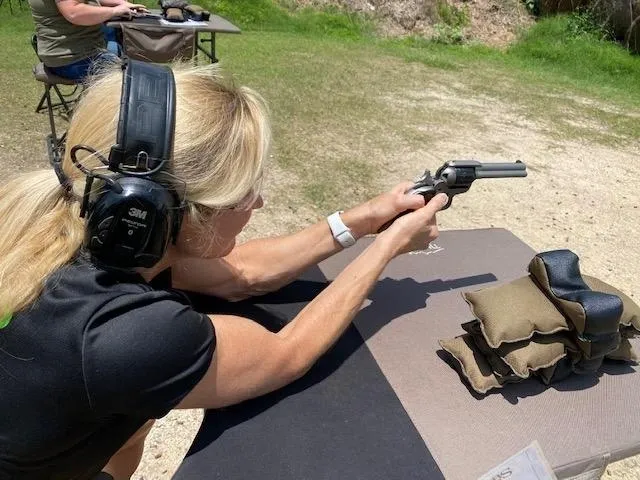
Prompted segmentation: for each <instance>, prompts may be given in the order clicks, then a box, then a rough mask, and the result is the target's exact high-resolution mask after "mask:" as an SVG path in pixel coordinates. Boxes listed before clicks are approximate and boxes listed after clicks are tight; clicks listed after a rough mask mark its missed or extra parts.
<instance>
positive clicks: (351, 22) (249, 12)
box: [199, 0, 373, 38]
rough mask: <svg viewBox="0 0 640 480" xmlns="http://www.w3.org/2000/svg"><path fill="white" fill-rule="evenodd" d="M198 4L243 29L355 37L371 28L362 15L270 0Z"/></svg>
mask: <svg viewBox="0 0 640 480" xmlns="http://www.w3.org/2000/svg"><path fill="white" fill-rule="evenodd" d="M199 4H201V5H202V6H205V7H207V8H210V9H211V11H213V12H215V13H217V14H219V15H221V16H223V17H225V18H228V19H229V20H230V21H231V22H233V23H235V24H236V25H238V26H239V27H240V28H242V29H243V30H249V31H251V30H258V31H279V32H296V33H303V34H322V35H330V36H336V37H342V38H358V37H362V36H366V35H369V34H370V33H371V32H372V31H373V23H372V21H371V20H370V19H368V18H367V17H365V16H364V15H362V14H356V13H350V12H346V11H341V10H339V9H337V8H335V7H327V8H324V9H320V10H318V9H311V8H297V7H296V4H295V3H292V2H282V3H276V2H274V1H272V0H200V1H199Z"/></svg>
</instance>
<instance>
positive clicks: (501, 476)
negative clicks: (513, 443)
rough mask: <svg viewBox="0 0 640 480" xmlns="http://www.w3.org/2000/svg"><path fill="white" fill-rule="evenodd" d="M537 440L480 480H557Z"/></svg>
mask: <svg viewBox="0 0 640 480" xmlns="http://www.w3.org/2000/svg"><path fill="white" fill-rule="evenodd" d="M557 478H558V477H556V475H555V473H553V470H552V469H551V466H550V465H549V462H548V461H547V459H546V458H545V457H544V454H543V453H542V449H541V448H540V445H539V444H538V442H537V441H534V442H533V443H532V444H531V445H529V446H528V447H527V448H525V449H523V450H520V451H519V452H518V453H516V454H515V455H514V456H513V457H510V458H508V459H507V460H505V461H504V462H502V463H501V464H500V465H498V466H497V467H495V468H492V469H491V470H490V471H489V472H487V473H485V474H484V475H483V476H481V477H480V478H479V479H478V480H557Z"/></svg>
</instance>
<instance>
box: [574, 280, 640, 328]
mask: <svg viewBox="0 0 640 480" xmlns="http://www.w3.org/2000/svg"><path fill="white" fill-rule="evenodd" d="M582 278H583V279H584V281H585V283H586V284H587V285H589V288H591V290H594V291H596V292H604V293H609V294H611V295H616V296H617V297H619V298H620V300H622V315H621V316H620V326H621V327H625V328H621V329H620V330H621V331H623V330H628V331H629V332H630V333H631V332H633V334H632V336H635V334H637V332H640V306H638V305H637V304H636V303H635V302H634V301H633V300H631V298H630V297H629V296H628V295H626V294H625V293H623V292H621V291H620V290H618V289H617V288H615V287H612V286H611V285H609V284H608V283H605V282H603V281H602V280H599V279H597V278H595V277H591V276H589V275H583V276H582ZM626 327H631V328H626Z"/></svg>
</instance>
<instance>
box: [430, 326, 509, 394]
mask: <svg viewBox="0 0 640 480" xmlns="http://www.w3.org/2000/svg"><path fill="white" fill-rule="evenodd" d="M439 343H440V346H441V347H442V349H443V350H445V351H446V352H448V353H449V354H450V355H451V356H452V357H453V358H455V359H456V361H457V362H458V365H459V366H460V371H461V374H462V376H463V377H464V378H465V379H466V380H467V383H469V385H471V388H473V389H474V390H475V391H476V392H478V393H482V394H485V393H487V392H488V391H489V390H491V389H492V388H501V387H502V386H503V385H504V384H505V383H513V382H517V381H520V380H521V379H520V377H517V376H515V375H513V376H511V377H497V376H496V375H495V374H494V373H493V371H492V370H491V367H490V366H489V364H488V363H487V361H486V359H485V358H484V356H483V355H482V354H481V353H480V352H479V351H478V349H477V347H476V346H475V344H474V343H473V339H472V338H471V335H469V334H468V333H465V334H464V335H461V336H459V337H456V338H452V339H450V340H440V341H439Z"/></svg>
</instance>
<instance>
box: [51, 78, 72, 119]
mask: <svg viewBox="0 0 640 480" xmlns="http://www.w3.org/2000/svg"><path fill="white" fill-rule="evenodd" d="M53 89H54V90H55V91H56V94H57V95H58V98H59V99H60V104H62V106H63V107H64V111H65V113H66V114H67V115H69V113H70V112H71V108H70V107H69V103H68V102H67V101H66V100H65V98H64V95H63V94H62V93H61V92H60V89H59V88H58V86H57V85H53Z"/></svg>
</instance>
